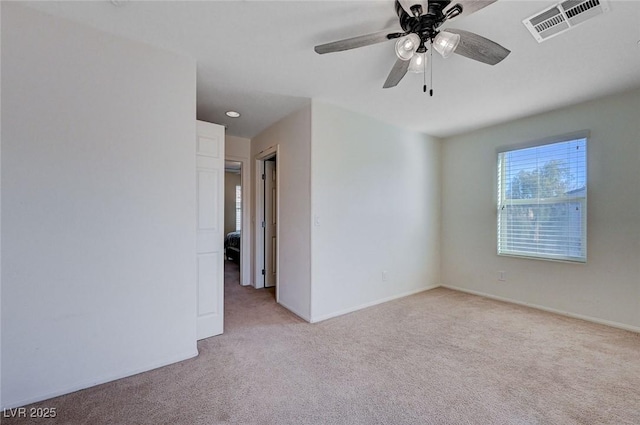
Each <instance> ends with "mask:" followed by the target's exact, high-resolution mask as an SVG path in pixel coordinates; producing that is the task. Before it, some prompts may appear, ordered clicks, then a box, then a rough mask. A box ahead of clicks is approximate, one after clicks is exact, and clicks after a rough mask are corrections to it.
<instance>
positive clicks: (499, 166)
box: [494, 130, 591, 264]
mask: <svg viewBox="0 0 640 425" xmlns="http://www.w3.org/2000/svg"><path fill="white" fill-rule="evenodd" d="M581 139H585V154H584V155H585V185H584V186H585V192H584V197H580V198H571V197H557V198H549V199H545V198H539V199H535V200H533V199H512V200H509V205H518V204H520V205H529V204H532V201H535V203H536V204H539V205H543V204H548V205H553V204H560V203H563V202H564V203H566V202H579V203H580V204H581V205H582V207H581V208H582V214H581V244H582V247H583V252H584V256H582V257H567V256H563V255H554V254H539V255H537V254H532V253H526V252H518V251H506V250H504V249H503V250H502V252H501V238H500V237H501V233H500V226H501V209H502V208H503V205H506V203H505V202H504V200H505V199H506V191H507V183H506V182H503V181H502V180H504V178H503V177H502V176H505V177H506V170H505V169H504V167H505V164H504V163H503V162H501V160H500V155H501V154H504V153H508V152H513V151H518V150H524V149H529V148H535V147H541V146H546V145H552V144H556V143H563V142H570V141H573V140H581ZM590 139H591V133H590V131H589V130H582V131H577V132H573V133H568V134H564V135H559V136H551V137H547V138H544V139H538V140H534V141H529V142H526V143H516V144H510V145H506V146H501V147H499V148H497V149H496V155H495V159H496V164H495V165H496V166H495V168H494V170H495V172H496V175H495V179H494V183H495V184H496V185H497V186H496V187H494V189H495V190H494V194H496V196H497V199H496V202H495V205H496V232H495V235H496V245H495V246H496V254H497V255H498V256H500V257H513V258H521V259H530V260H542V261H554V262H561V263H571V264H586V262H587V258H588V250H587V240H588V221H587V217H588V202H587V198H588V186H589V184H588V182H589V152H588V151H589V149H588V146H589V144H590Z"/></svg>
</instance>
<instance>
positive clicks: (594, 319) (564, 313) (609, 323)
mask: <svg viewBox="0 0 640 425" xmlns="http://www.w3.org/2000/svg"><path fill="white" fill-rule="evenodd" d="M441 286H442V287H443V288H448V289H452V290H454V291H460V292H466V293H467V294H471V295H478V296H480V297H484V298H490V299H492V300H497V301H504V302H508V303H511V304H517V305H523V306H526V307H531V308H535V309H536V310H542V311H547V312H549V313H555V314H559V315H561V316H566V317H571V318H574V319H580V320H586V321H587V322H593V323H597V324H599V325H606V326H611V327H612V328H618V329H623V330H625V331H631V332H637V333H640V327H637V326H632V325H627V324H625V323H620V322H613V321H611V320H605V319H599V318H597V317H592V316H585V315H582V314H576V313H570V312H568V311H563V310H558V309H555V308H549V307H545V306H542V305H538V304H532V303H527V302H524V301H518V300H514V299H511V298H506V297H500V296H497V295H491V294H487V293H484V292H480V291H474V290H471V289H465V288H460V287H457V286H453V285H441Z"/></svg>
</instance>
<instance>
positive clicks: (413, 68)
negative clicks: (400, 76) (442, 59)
mask: <svg viewBox="0 0 640 425" xmlns="http://www.w3.org/2000/svg"><path fill="white" fill-rule="evenodd" d="M426 63H427V54H426V53H416V54H415V55H413V57H412V58H411V62H409V72H414V73H416V74H419V73H421V72H424V67H425V65H426Z"/></svg>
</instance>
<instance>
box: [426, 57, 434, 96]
mask: <svg viewBox="0 0 640 425" xmlns="http://www.w3.org/2000/svg"><path fill="white" fill-rule="evenodd" d="M424 66H425V74H426V73H427V71H426V67H427V64H424ZM429 86H431V88H430V89H429V96H433V44H432V45H431V49H429Z"/></svg>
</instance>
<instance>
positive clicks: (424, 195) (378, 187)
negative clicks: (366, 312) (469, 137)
mask: <svg viewBox="0 0 640 425" xmlns="http://www.w3.org/2000/svg"><path fill="white" fill-rule="evenodd" d="M312 122H313V133H312V135H313V142H312V155H311V158H312V188H313V190H312V210H313V222H314V225H313V227H312V271H313V272H312V276H313V279H312V300H313V304H312V320H313V321H318V320H323V319H326V318H328V317H332V316H336V315H339V314H343V313H346V312H348V311H353V310H356V309H358V308H362V307H366V306H368V305H373V304H377V303H379V302H383V301H386V300H389V299H393V298H397V297H400V296H403V295H407V294H411V293H414V292H418V291H421V290H425V289H428V288H432V287H435V286H438V285H439V283H440V282H439V278H440V270H439V267H440V254H439V244H440V142H439V141H438V140H437V139H435V138H432V137H429V136H426V135H423V134H420V133H414V132H411V131H407V130H404V129H400V128H397V127H393V126H390V125H387V124H383V123H381V122H379V121H376V120H374V119H372V118H369V117H366V116H363V115H359V114H356V113H353V112H349V111H346V110H343V109H340V108H337V107H334V106H330V105H327V104H323V103H320V102H315V101H314V103H313V121H312ZM383 271H386V272H387V280H386V281H383V280H382V272H383Z"/></svg>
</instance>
